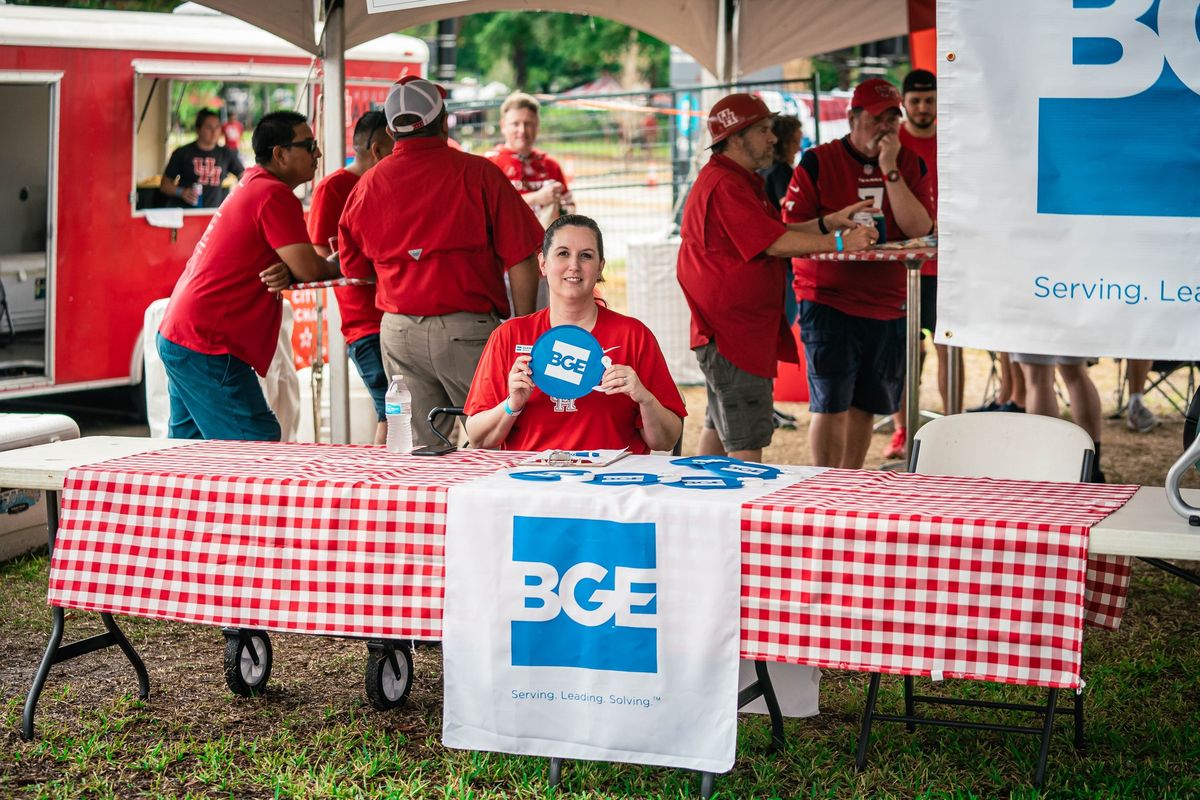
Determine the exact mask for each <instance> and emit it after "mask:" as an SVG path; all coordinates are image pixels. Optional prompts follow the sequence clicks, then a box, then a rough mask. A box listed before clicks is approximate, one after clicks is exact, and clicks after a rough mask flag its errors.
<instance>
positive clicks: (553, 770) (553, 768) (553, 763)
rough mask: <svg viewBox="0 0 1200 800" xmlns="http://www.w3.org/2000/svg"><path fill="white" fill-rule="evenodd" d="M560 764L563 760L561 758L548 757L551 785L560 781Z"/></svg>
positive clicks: (556, 784)
mask: <svg viewBox="0 0 1200 800" xmlns="http://www.w3.org/2000/svg"><path fill="white" fill-rule="evenodd" d="M562 766H563V760H562V759H561V758H553V757H552V758H551V759H550V785H551V786H558V784H559V783H561V782H562Z"/></svg>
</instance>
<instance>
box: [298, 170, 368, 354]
mask: <svg viewBox="0 0 1200 800" xmlns="http://www.w3.org/2000/svg"><path fill="white" fill-rule="evenodd" d="M357 185H358V176H357V175H355V174H354V173H353V172H350V171H349V170H347V169H339V170H338V171H337V172H334V173H333V174H331V175H328V176H326V178H325V180H323V181H321V182H320V183H319V184H317V188H316V191H314V192H313V199H312V206H311V207H310V208H309V210H308V237H309V240H310V241H312V243H313V244H314V245H320V246H321V247H329V240H330V238H331V237H334V236H337V235H338V220H339V219H340V218H341V216H342V209H344V208H345V207H346V200H347V199H348V198H349V197H350V192H351V190H352V189H354V187H355V186H357ZM333 293H334V294H335V295H337V303H338V314H339V316H341V318H342V336H343V337H344V338H345V340H346V344H353V343H354V342H357V341H358V340H359V339H361V338H363V337H364V336H370V335H371V334H373V333H379V321H380V320H381V319H382V318H383V312H382V311H380V310H379V309H378V308H376V307H375V287H374V286H338V287H337V288H335V289H334V290H333Z"/></svg>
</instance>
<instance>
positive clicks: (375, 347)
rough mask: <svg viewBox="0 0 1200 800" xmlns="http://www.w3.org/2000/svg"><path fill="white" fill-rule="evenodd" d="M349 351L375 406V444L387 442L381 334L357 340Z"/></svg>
mask: <svg viewBox="0 0 1200 800" xmlns="http://www.w3.org/2000/svg"><path fill="white" fill-rule="evenodd" d="M347 349H348V350H349V352H350V360H352V361H353V362H354V368H355V369H356V370H358V375H359V377H361V378H362V381H363V385H364V386H366V387H367V394H369V395H371V403H372V404H373V405H374V406H375V417H376V420H377V424H376V426H375V439H374V443H375V444H384V443H385V442H387V417H386V415H385V414H384V398H385V397H386V396H387V388H388V376H387V372H386V371H385V370H384V368H383V353H382V351H381V350H380V347H379V334H377V333H374V334H369V335H367V336H364V337H362V338H361V339H355V340H354V341H353V342H351V343H350V344H349V345H348V346H347Z"/></svg>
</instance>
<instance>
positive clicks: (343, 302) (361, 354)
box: [308, 111, 393, 444]
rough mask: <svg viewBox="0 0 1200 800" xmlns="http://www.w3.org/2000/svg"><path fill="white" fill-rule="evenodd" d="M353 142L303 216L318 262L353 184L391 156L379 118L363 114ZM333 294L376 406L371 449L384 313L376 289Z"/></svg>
mask: <svg viewBox="0 0 1200 800" xmlns="http://www.w3.org/2000/svg"><path fill="white" fill-rule="evenodd" d="M353 141H354V161H352V162H351V163H350V165H349V166H347V167H343V168H342V169H339V170H338V171H337V172H334V173H332V174H330V175H327V176H326V177H325V179H324V180H323V181H321V182H320V183H319V184H317V188H316V191H314V192H313V199H312V207H311V208H310V209H309V212H308V237H309V239H310V240H311V241H312V244H313V248H314V249H315V250H316V251H317V252H318V253H319V254H321V255H322V256H329V255H330V254H331V253H332V252H333V247H332V245H331V243H330V240H331V239H333V240H335V241H336V239H337V232H338V220H339V219H341V216H342V209H344V208H345V207H346V200H347V199H348V198H349V197H350V191H351V190H352V189H353V188H354V187H355V186H356V185H357V184H358V179H359V178H361V177H362V176H363V174H364V173H365V172H366V171H367V170H369V169H370V168H371V167H373V166H375V165H376V164H378V163H379V161H380V159H382V158H383V157H384V156H386V155H388V154H389V153H391V152H392V145H393V142H392V136H391V134H389V133H388V132H387V118H386V117H385V116H384V114H383V112H382V111H368V112H367V113H365V114H363V115H362V116H361V117H359V118H358V122H357V123H355V125H354V140H353ZM333 293H334V295H336V296H337V304H338V313H339V314H340V315H341V318H342V336H343V337H344V338H345V340H346V349H347V351H348V352H349V353H350V358H351V360H353V361H354V366H355V368H356V369H357V370H358V374H359V375H360V376H362V379H363V383H364V384H366V387H367V391H368V392H369V393H370V395H371V400H372V401H373V402H374V403H375V414H376V416H377V417H378V419H379V424H378V425H376V427H375V444H383V443H384V441H385V440H386V439H387V422H386V420H385V417H384V405H383V399H384V396H385V395H386V394H387V388H388V377H387V373H386V372H385V371H384V369H383V356H382V355H381V353H380V350H379V320H380V319H381V318H382V317H383V312H382V311H380V310H379V309H378V308H376V307H375V287H374V286H339V287H337V288H335V289H334V290H333Z"/></svg>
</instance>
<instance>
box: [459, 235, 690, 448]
mask: <svg viewBox="0 0 1200 800" xmlns="http://www.w3.org/2000/svg"><path fill="white" fill-rule="evenodd" d="M538 265H539V267H540V269H541V272H542V275H544V276H545V277H546V281H547V283H548V284H549V289H550V305H549V306H548V307H547V308H544V309H542V310H541V311H537V312H535V313H533V314H529V315H528V316H524V317H517V318H515V319H510V320H509V321H508V322H506V323H504V324H503V325H501V326H500V327H499V328H497V329H496V330H495V331H493V332H492V335H491V337H490V338H489V339H488V343H487V346H486V347H485V348H484V351H483V357H482V358H481V359H480V360H479V366H478V367H477V368H476V370H475V378H474V380H473V381H472V382H471V391H470V392H469V393H468V394H467V401H466V404H465V406H464V410H465V411H466V413H467V436H468V438H469V439H470V441H471V444H472V445H473V446H474V447H482V448H489V449H504V450H548V449H554V448H557V449H565V450H576V449H583V448H601V449H621V448H624V447H628V448H629V449H630V451H631V452H633V453H648V452H650V451H651V450H670V449H671V448H672V447H674V446H675V442H676V441H678V439H679V435H680V433H681V432H682V431H683V417H684V416H685V415H686V414H687V412H686V411H685V410H684V406H683V398H682V397H681V396H680V394H679V389H678V388H677V387H676V386H675V381H674V379H673V378H672V377H671V373H670V371H669V370H668V369H667V363H666V360H665V359H664V358H663V355H662V350H661V349H659V346H658V341H657V340H656V339H655V338H654V334H653V333H651V332H650V329H649V328H647V327H646V326H645V325H643V324H642V323H641V322H639V321H638V320H636V319H633V318H632V317H626V316H624V315H623V314H618V313H617V312H615V311H610V310H609V309H607V308H605V307H604V306H603V305H601V304H599V303H597V301H596V299H595V295H594V294H593V291H594V290H595V288H596V282H597V281H598V280H599V279H600V273H601V272H602V271H603V270H604V239H603V237H602V236H601V234H600V228H599V226H597V225H596V223H595V221H594V220H592V219H590V218H588V217H584V216H581V215H578V214H567V215H565V216H562V217H559V218H558V219H557V220H555V221H554V222H553V223H552V224H551V225H550V227H549V228H548V229H547V230H546V237H545V239H543V240H542V251H541V253H539V254H538ZM556 325H577V326H579V327H580V328H583V329H584V330H586V331H590V332H591V334H592V335H593V336H594V337H596V340H597V341H598V342H599V343H600V346H601V347H602V348H603V349H604V352H605V353H606V354H607V356H608V357H609V358H610V359H611V360H612V365H611V366H609V367H608V368H607V369H605V370H604V374H603V376H602V377H601V380H600V384H599V386H598V387H597V389H596V390H594V391H592V392H590V393H588V394H587V395H585V396H583V397H580V398H577V399H574V400H570V399H563V398H554V397H550V396H549V395H547V394H545V393H544V392H542V391H541V390H540V389H538V388H537V387H536V386H534V384H533V373H532V371H531V369H530V366H529V361H530V356H529V355H528V353H529V350H530V347H532V345H533V343H534V342H535V341H537V338H538V337H539V336H541V335H542V334H543V333H545V332H546V331H547V330H549V329H550V328H551V327H554V326H556Z"/></svg>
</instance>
